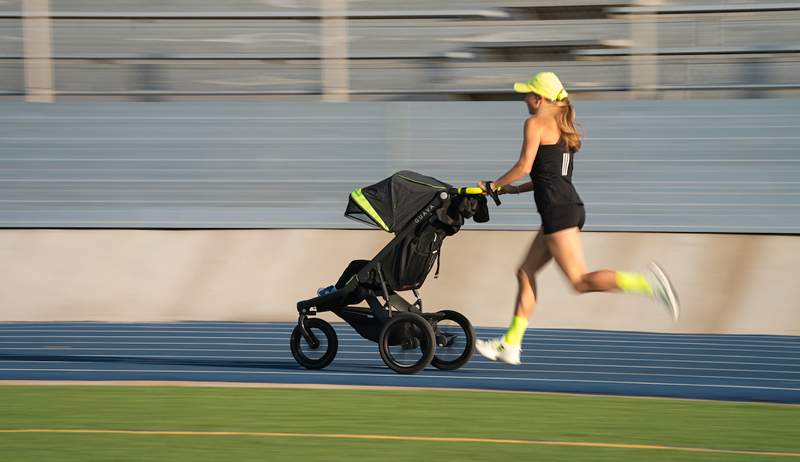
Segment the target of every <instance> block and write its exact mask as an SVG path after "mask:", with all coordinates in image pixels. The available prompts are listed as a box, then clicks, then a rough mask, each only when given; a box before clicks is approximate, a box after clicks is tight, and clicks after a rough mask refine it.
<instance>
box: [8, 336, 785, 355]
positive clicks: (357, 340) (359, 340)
mask: <svg viewBox="0 0 800 462" xmlns="http://www.w3.org/2000/svg"><path fill="white" fill-rule="evenodd" d="M338 336H339V335H338V334H337V337H338ZM0 338H3V337H0ZM35 338H36V340H0V344H12V345H28V344H30V345H37V344H40V343H47V342H43V341H42V340H46V339H48V338H50V337H44V336H42V337H35ZM70 338H72V337H70ZM75 338H84V337H75ZM170 338H175V339H180V340H183V339H182V338H181V337H180V336H178V337H170ZM545 339H546V340H545ZM261 340H282V343H272V344H267V343H255V342H180V341H178V342H173V341H170V342H163V341H160V342H132V341H125V342H109V341H86V340H69V341H67V342H60V343H69V344H73V343H74V344H89V345H109V344H114V345H165V344H168V345H230V346H234V345H242V346H252V345H272V346H274V345H286V337H283V336H281V337H264V338H262V339H261ZM575 342H579V343H588V344H592V345H597V344H599V345H604V346H606V345H605V344H610V345H608V346H620V347H621V348H622V349H631V348H625V346H627V344H632V345H633V348H641V347H639V346H638V345H640V344H642V345H649V344H654V343H658V344H663V345H666V346H667V348H666V349H680V350H693V349H698V350H699V349H706V348H704V347H705V346H706V345H715V346H732V347H739V346H753V347H759V348H754V349H753V350H754V351H770V350H771V349H774V350H784V349H786V350H789V349H800V346H797V347H795V346H790V347H784V346H776V347H771V346H769V347H765V349H763V350H762V349H761V348H760V345H748V344H743V343H714V344H711V343H696V342H680V343H679V342H646V341H632V342H626V341H624V340H621V341H617V340H578V339H569V338H566V337H565V338H564V339H563V340H561V339H559V340H555V341H550V340H549V339H547V338H546V337H544V338H543V339H542V340H531V339H530V338H528V339H526V340H525V341H524V342H523V343H522V345H523V346H525V347H529V348H530V347H531V346H533V345H551V344H559V343H575ZM339 343H340V344H346V345H349V346H352V345H353V344H354V345H355V346H361V344H369V345H375V343H374V342H371V341H369V340H367V339H363V338H355V339H349V338H344V339H342V341H340V342H339ZM620 344H622V345H620ZM676 344H679V345H699V346H698V347H684V346H674V345H676ZM648 348H661V349H665V347H648ZM709 349H719V348H709ZM734 349H736V350H738V348H734ZM724 350H725V351H731V348H725V349H724Z"/></svg>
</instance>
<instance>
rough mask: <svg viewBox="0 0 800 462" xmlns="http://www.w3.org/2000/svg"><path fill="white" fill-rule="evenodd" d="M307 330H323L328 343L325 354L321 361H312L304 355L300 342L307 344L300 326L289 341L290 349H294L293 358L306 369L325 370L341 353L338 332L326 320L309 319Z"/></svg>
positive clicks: (296, 327)
mask: <svg viewBox="0 0 800 462" xmlns="http://www.w3.org/2000/svg"><path fill="white" fill-rule="evenodd" d="M306 329H317V330H321V331H322V333H323V334H325V338H326V340H327V342H328V347H327V350H326V351H325V354H323V355H322V357H320V358H319V359H312V358H309V357H308V356H306V355H304V354H303V351H302V350H301V349H300V342H304V343H306V339H304V338H303V334H301V333H300V326H299V325H298V326H295V328H294V330H293V331H292V336H291V338H290V339H289V347H290V348H291V349H292V356H294V360H295V361H297V364H300V365H301V366H303V367H305V368H306V369H323V368H325V367H327V366H328V365H329V364H330V363H331V361H333V358H335V357H336V352H337V351H339V338H338V337H337V336H336V331H335V330H334V329H333V326H331V325H330V324H328V322H327V321H325V320H324V319H320V318H308V319H307V320H306ZM315 335H316V334H315Z"/></svg>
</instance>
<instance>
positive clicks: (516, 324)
mask: <svg viewBox="0 0 800 462" xmlns="http://www.w3.org/2000/svg"><path fill="white" fill-rule="evenodd" d="M527 328H528V319H527V318H523V317H522V316H514V319H512V320H511V327H509V328H508V331H507V332H506V335H504V336H503V341H504V342H505V343H506V345H513V346H517V345H522V336H523V335H525V329H527Z"/></svg>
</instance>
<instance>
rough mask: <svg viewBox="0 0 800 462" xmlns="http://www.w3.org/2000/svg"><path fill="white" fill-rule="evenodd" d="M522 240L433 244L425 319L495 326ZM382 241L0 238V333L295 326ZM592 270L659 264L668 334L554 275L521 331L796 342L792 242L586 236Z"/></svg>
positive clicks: (7, 233) (13, 233)
mask: <svg viewBox="0 0 800 462" xmlns="http://www.w3.org/2000/svg"><path fill="white" fill-rule="evenodd" d="M532 237H533V234H532V232H530V231H469V230H464V231H462V232H461V233H459V234H458V235H456V236H453V237H451V238H449V239H448V240H447V241H446V242H445V245H444V253H443V257H442V274H441V276H440V278H439V279H436V280H435V279H433V276H432V275H431V276H430V277H429V279H428V281H426V284H425V287H423V291H422V294H423V299H424V301H425V303H426V309H427V310H435V309H440V308H454V309H457V310H459V311H462V312H463V313H465V314H466V315H467V316H469V317H470V318H471V319H472V321H473V323H475V324H476V325H482V326H505V325H506V324H507V322H508V320H509V319H510V316H511V309H512V306H513V303H514V297H515V290H516V280H515V277H514V274H515V270H516V267H517V265H518V263H519V261H520V259H521V258H522V256H523V255H524V254H525V251H526V249H527V246H528V245H529V243H530V241H531V239H532ZM390 238H391V236H390V235H388V234H386V233H383V232H379V231H353V230H341V231H331V230H326V231H322V230H242V231H235V230H224V231H223V230H215V231H137V230H1V231H0V259H2V262H3V266H2V268H0V281H2V282H1V283H0V321H55V320H63V321H68V320H69V321H73V320H95V321H115V322H127V321H131V322H133V321H175V320H237V321H293V320H295V319H296V311H295V303H296V302H297V300H298V299H301V298H308V297H310V296H313V295H314V293H315V290H316V288H317V287H319V286H322V285H326V284H328V283H333V282H334V281H335V280H336V278H337V277H338V276H339V273H340V272H341V271H342V270H343V269H344V267H345V266H346V264H347V263H348V261H349V260H351V259H354V258H370V257H372V256H373V255H374V254H375V253H376V252H377V251H378V250H379V249H380V248H381V246H382V245H383V244H385V243H386V242H388V240H389V239H390ZM584 245H585V247H586V256H587V261H588V264H589V267H590V268H600V267H606V268H613V269H625V270H637V269H641V268H643V267H644V266H645V265H646V263H647V261H648V260H649V259H655V260H657V261H659V262H660V263H661V264H662V265H663V266H664V267H665V268H666V269H667V270H668V271H669V272H670V273H671V276H672V278H673V279H674V283H675V284H676V286H677V287H678V289H679V292H680V296H681V299H682V303H683V310H684V316H683V317H682V319H681V320H680V322H679V323H677V324H675V325H672V324H671V323H670V321H669V319H668V317H667V315H666V314H665V313H664V312H663V311H661V310H660V309H659V307H658V306H657V305H655V304H652V303H650V302H648V301H647V300H645V299H642V298H640V297H636V296H627V295H619V294H589V295H582V296H577V295H574V294H573V293H572V292H571V290H570V289H569V287H568V285H567V283H566V281H565V279H564V277H563V276H562V275H561V273H560V271H558V269H557V267H556V266H555V265H554V264H551V265H550V266H548V267H546V268H545V269H544V271H543V272H542V273H541V277H540V278H539V287H540V305H539V308H538V309H537V312H536V313H535V315H534V318H533V322H532V326H537V327H561V328H586V329H615V330H639V331H659V332H662V331H663V332H720V333H762V334H767V333H768V334H793V335H798V334H800V284H797V281H798V276H797V270H796V264H797V261H798V255H800V237H795V236H761V235H709V234H657V233H649V234H648V233H600V232H596V233H584Z"/></svg>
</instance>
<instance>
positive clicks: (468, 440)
mask: <svg viewBox="0 0 800 462" xmlns="http://www.w3.org/2000/svg"><path fill="white" fill-rule="evenodd" d="M0 433H6V434H8V433H23V434H24V433H50V434H54V433H55V434H101V435H134V436H203V437H208V436H258V437H270V438H326V439H350V440H381V441H417V442H429V443H480V444H518V445H535V446H565V447H589V448H610V449H641V450H661V451H679V452H704V453H717V454H739V455H753V456H773V457H800V452H779V451H754V450H740V449H717V448H700V447H687V446H667V445H658V444H626V443H602V442H587V441H550V440H517V439H495V438H472V437H437V436H403V435H372V434H348V433H286V432H243V431H242V432H240V431H216V432H212V431H159V430H101V429H52V428H50V429H47V428H19V429H0Z"/></svg>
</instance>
